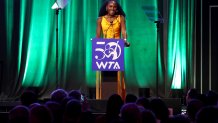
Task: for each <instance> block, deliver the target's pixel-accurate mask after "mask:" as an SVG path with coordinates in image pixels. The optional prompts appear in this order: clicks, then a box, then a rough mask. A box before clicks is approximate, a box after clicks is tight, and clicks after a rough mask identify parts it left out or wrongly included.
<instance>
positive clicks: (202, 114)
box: [195, 106, 218, 123]
mask: <svg viewBox="0 0 218 123" xmlns="http://www.w3.org/2000/svg"><path fill="white" fill-rule="evenodd" d="M195 123H218V108H217V107H216V106H205V107H203V108H201V109H200V110H199V111H198V113H197V114H196V122H195Z"/></svg>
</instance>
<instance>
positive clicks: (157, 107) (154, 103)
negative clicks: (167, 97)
mask: <svg viewBox="0 0 218 123" xmlns="http://www.w3.org/2000/svg"><path fill="white" fill-rule="evenodd" d="M150 106H151V111H153V112H154V114H155V116H156V118H157V119H158V120H160V121H161V122H162V123H164V122H166V121H167V120H168V118H169V110H168V107H167V105H166V103H165V102H164V101H163V100H161V99H160V98H154V99H152V100H151V101H150Z"/></svg>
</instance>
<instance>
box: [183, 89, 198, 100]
mask: <svg viewBox="0 0 218 123" xmlns="http://www.w3.org/2000/svg"><path fill="white" fill-rule="evenodd" d="M198 96H199V93H198V92H197V90H196V89H194V88H191V89H189V90H188V92H187V94H186V98H185V99H186V104H188V102H189V101H190V100H191V99H197V98H198Z"/></svg>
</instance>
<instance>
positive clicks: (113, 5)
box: [107, 1, 117, 15]
mask: <svg viewBox="0 0 218 123" xmlns="http://www.w3.org/2000/svg"><path fill="white" fill-rule="evenodd" d="M116 11H117V3H116V2H114V1H110V2H109V3H108V5H107V12H108V15H115V13H116Z"/></svg>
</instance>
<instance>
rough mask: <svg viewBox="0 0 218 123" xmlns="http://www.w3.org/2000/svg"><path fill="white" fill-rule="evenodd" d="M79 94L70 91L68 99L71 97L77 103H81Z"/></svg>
mask: <svg viewBox="0 0 218 123" xmlns="http://www.w3.org/2000/svg"><path fill="white" fill-rule="evenodd" d="M81 95H82V94H81V92H80V91H79V90H71V91H70V92H69V97H72V98H74V99H76V100H78V101H81Z"/></svg>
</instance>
